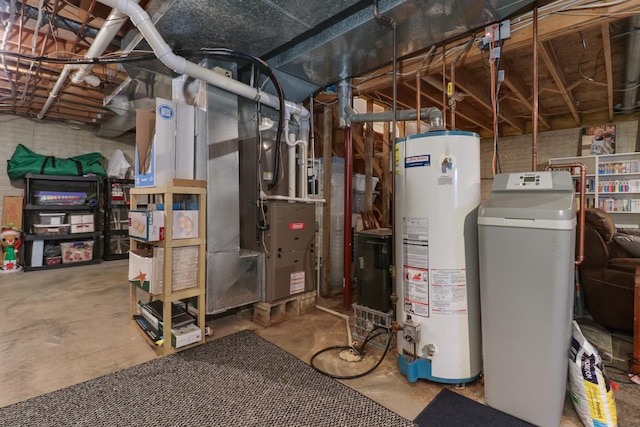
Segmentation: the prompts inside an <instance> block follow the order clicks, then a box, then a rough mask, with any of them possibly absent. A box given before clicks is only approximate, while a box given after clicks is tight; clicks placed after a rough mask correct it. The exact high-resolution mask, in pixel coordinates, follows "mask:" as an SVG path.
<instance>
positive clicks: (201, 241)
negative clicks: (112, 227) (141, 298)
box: [129, 180, 207, 355]
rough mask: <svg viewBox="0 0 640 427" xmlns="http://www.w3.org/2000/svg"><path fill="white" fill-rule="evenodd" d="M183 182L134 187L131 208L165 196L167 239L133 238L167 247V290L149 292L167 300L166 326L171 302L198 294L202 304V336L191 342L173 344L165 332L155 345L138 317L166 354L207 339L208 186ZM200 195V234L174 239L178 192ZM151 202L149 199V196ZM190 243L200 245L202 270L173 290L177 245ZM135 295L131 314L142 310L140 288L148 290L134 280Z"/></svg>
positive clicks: (135, 242) (135, 241)
mask: <svg viewBox="0 0 640 427" xmlns="http://www.w3.org/2000/svg"><path fill="white" fill-rule="evenodd" d="M179 184H180V185H174V186H163V187H151V188H132V189H131V192H130V194H131V206H130V208H131V210H135V209H138V207H139V206H140V205H142V204H143V203H140V201H139V198H141V197H146V198H147V199H151V198H156V199H158V198H159V199H161V200H162V203H163V204H164V212H165V226H164V240H161V241H157V242H142V241H140V240H138V239H135V238H131V239H130V249H131V250H135V249H137V248H138V246H139V245H140V244H150V245H154V246H157V247H162V248H165V251H164V271H163V275H164V282H163V292H162V293H161V294H149V297H150V299H159V300H161V301H162V302H163V313H164V319H163V322H162V323H163V330H164V331H168V330H171V316H170V315H169V316H167V315H166V314H167V313H171V304H172V303H173V302H176V301H180V300H182V299H187V298H196V300H197V305H198V315H197V317H196V324H197V326H198V327H199V328H200V332H201V335H202V338H201V339H200V341H198V342H196V343H193V344H189V345H186V346H183V347H180V348H177V349H176V348H174V347H173V346H172V344H171V338H170V336H167V334H166V333H165V334H164V336H165V338H164V341H163V343H162V345H159V346H157V345H155V344H154V343H152V342H151V340H150V339H149V338H148V337H147V335H146V333H145V332H144V331H142V329H140V327H139V326H138V325H137V324H136V322H135V321H134V320H132V323H134V324H136V328H138V329H140V331H141V332H142V334H143V336H144V337H145V338H146V339H147V341H148V342H149V343H150V344H152V345H153V346H154V348H156V350H157V351H158V352H159V353H160V354H162V355H167V354H172V353H175V352H176V351H182V350H185V349H188V348H191V347H194V346H197V345H199V344H203V343H204V342H205V338H206V335H205V311H206V310H205V305H206V301H205V289H206V274H205V273H206V218H207V215H206V202H207V201H206V188H205V186H203V185H202V182H201V181H187V180H180V182H179ZM182 195H189V196H196V198H197V206H198V209H197V210H198V237H197V238H190V239H173V238H172V236H173V221H172V218H173V202H174V196H182ZM147 203H148V200H147ZM186 246H197V247H198V251H197V253H198V272H197V286H196V287H191V288H187V289H181V290H173V286H172V285H173V275H172V258H173V251H172V249H173V248H180V247H186ZM129 286H130V295H131V302H130V307H131V316H132V318H133V315H135V314H138V313H137V310H138V308H137V306H138V292H139V291H140V292H145V291H144V290H142V289H141V288H140V287H138V286H136V285H134V284H130V285H129Z"/></svg>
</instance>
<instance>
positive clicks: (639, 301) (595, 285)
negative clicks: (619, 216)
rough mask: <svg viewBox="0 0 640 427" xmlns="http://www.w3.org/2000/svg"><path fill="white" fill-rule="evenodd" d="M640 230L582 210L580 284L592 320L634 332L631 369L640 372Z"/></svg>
mask: <svg viewBox="0 0 640 427" xmlns="http://www.w3.org/2000/svg"><path fill="white" fill-rule="evenodd" d="M639 256H640V233H639V232H638V231H637V230H624V231H623V230H617V229H616V226H615V223H614V222H613V219H612V218H611V216H609V215H608V214H607V213H606V212H604V211H603V210H600V209H594V208H589V209H585V227H584V261H583V262H582V264H580V267H579V271H580V283H581V285H582V291H583V294H584V299H585V303H586V306H587V308H588V309H589V312H590V313H591V316H592V317H593V320H594V321H595V322H596V323H599V324H601V325H602V326H605V327H607V328H610V329H615V330H620V331H625V332H630V333H633V334H634V339H633V341H634V351H633V359H632V360H631V362H630V371H631V372H634V373H640V360H639V359H640V257H639Z"/></svg>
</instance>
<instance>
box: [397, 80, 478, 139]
mask: <svg viewBox="0 0 640 427" xmlns="http://www.w3.org/2000/svg"><path fill="white" fill-rule="evenodd" d="M404 86H406V87H407V88H408V89H409V90H411V91H413V92H414V93H415V90H416V87H415V85H414V84H412V83H411V82H406V83H404ZM421 86H422V88H421V90H420V92H421V95H422V96H423V97H424V98H426V99H427V100H429V101H430V103H423V102H422V105H425V107H426V106H436V107H437V108H442V105H441V103H442V99H441V98H442V93H441V92H439V90H438V89H437V88H432V89H430V88H431V86H427V85H424V84H423V85H421ZM413 108H415V106H414V107H413ZM456 117H457V118H462V119H464V120H465V121H467V122H469V123H471V124H473V125H475V126H477V127H479V128H482V129H484V130H486V131H489V132H491V124H490V123H489V124H487V123H488V122H487V117H486V116H482V115H481V114H479V113H478V111H477V110H476V109H475V108H468V107H467V106H466V105H465V103H464V101H462V102H458V106H457V107H456Z"/></svg>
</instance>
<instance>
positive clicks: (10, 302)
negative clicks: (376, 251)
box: [0, 260, 640, 427]
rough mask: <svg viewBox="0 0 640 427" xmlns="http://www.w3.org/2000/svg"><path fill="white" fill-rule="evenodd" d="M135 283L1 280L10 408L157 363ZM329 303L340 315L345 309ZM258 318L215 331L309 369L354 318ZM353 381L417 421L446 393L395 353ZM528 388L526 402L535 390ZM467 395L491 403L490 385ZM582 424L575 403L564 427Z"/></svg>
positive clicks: (323, 362) (114, 274) (50, 277)
mask: <svg viewBox="0 0 640 427" xmlns="http://www.w3.org/2000/svg"><path fill="white" fill-rule="evenodd" d="M126 276H127V261H126V260H124V261H111V262H105V263H102V264H99V265H93V266H83V267H74V268H65V269H57V270H48V271H40V272H28V273H15V274H5V275H0V312H1V313H2V320H1V322H0V344H1V345H0V384H1V385H0V407H1V406H6V405H10V404H12V403H15V402H19V401H22V400H25V399H28V398H30V397H34V396H38V395H41V394H44V393H48V392H51V391H54V390H57V389H60V388H63V387H67V386H70V385H73V384H76V383H79V382H82V381H86V380H89V379H92V378H95V377H98V376H102V375H106V374H109V373H112V372H115V371H118V370H121V369H124V368H127V367H130V366H133V365H136V364H140V363H143V362H146V361H148V360H151V359H153V358H155V357H157V356H156V353H155V351H154V350H153V349H152V348H151V347H150V346H149V345H148V344H147V342H146V341H145V340H144V339H143V338H142V336H141V335H140V332H139V331H138V330H137V326H135V325H134V324H133V323H132V322H131V320H130V317H129V305H128V304H129V288H128V286H129V285H128V283H127V280H126ZM319 304H322V305H324V306H326V307H328V308H332V309H338V310H339V306H340V301H339V300H322V301H320V302H319ZM249 314H250V312H249V310H245V311H244V312H239V313H234V314H229V315H227V316H224V317H219V318H214V319H209V320H208V322H207V323H208V325H209V326H211V327H212V328H213V329H214V331H215V332H214V336H213V337H212V338H210V339H216V338H219V337H221V336H224V335H227V334H231V333H233V332H236V331H239V330H242V329H251V330H254V331H255V332H256V333H257V334H259V335H260V336H262V337H263V338H265V339H267V340H269V341H271V342H273V343H274V344H276V345H278V346H279V347H281V348H283V349H285V350H286V351H288V352H289V353H291V354H293V355H295V356H296V357H299V358H300V359H302V360H303V361H305V362H309V360H310V358H311V356H312V355H313V354H314V353H315V352H317V351H318V350H320V349H322V348H325V347H328V346H330V345H337V344H345V343H346V342H347V333H346V325H345V322H344V320H342V319H341V318H339V317H337V316H333V315H331V314H329V313H326V312H324V311H321V310H318V309H316V310H314V311H312V312H311V313H308V314H306V315H303V316H300V317H298V318H295V319H292V320H288V321H286V322H283V323H280V324H278V325H275V326H271V327H269V328H263V327H261V326H259V325H257V324H256V323H254V322H252V321H251V320H250V315H249ZM626 340H630V337H625V336H622V337H621V338H620V339H616V340H614V347H615V350H616V352H617V353H619V354H626V352H627V351H628V348H629V344H628V343H627V342H626ZM368 348H369V349H370V352H369V353H368V355H367V357H366V360H365V361H363V362H361V363H359V364H355V365H353V364H351V365H350V366H349V367H348V368H347V369H345V367H344V366H343V365H344V364H346V362H342V363H340V362H335V361H334V360H335V359H334V358H332V357H328V358H326V359H324V358H322V359H321V358H319V359H318V365H319V366H321V367H323V368H325V367H326V369H330V370H331V371H332V372H335V373H338V374H351V373H353V371H349V369H354V366H355V368H356V370H357V371H358V372H361V371H362V370H365V369H366V368H367V366H370V365H372V364H374V363H375V362H376V361H377V359H378V358H379V356H380V355H381V354H382V351H381V350H377V349H375V348H373V347H368ZM618 362H619V364H620V366H623V362H622V360H619V361H618ZM367 364H368V365H367ZM616 377H618V378H622V377H621V376H619V375H618V376H616ZM514 380H517V379H514ZM344 383H345V384H347V385H348V386H350V387H352V388H354V389H356V390H358V391H359V392H361V393H362V394H364V395H366V396H368V397H370V398H371V399H373V400H375V401H376V402H378V403H380V404H382V405H384V406H385V407H387V408H389V409H390V410H392V411H394V412H396V413H398V414H399V415H401V416H403V417H405V418H407V419H414V418H415V417H416V416H417V415H418V414H419V413H420V411H422V409H423V408H424V407H425V406H426V405H427V404H428V403H429V402H430V401H431V399H433V398H434V397H435V396H436V394H437V393H438V392H439V391H440V390H441V388H442V387H443V386H442V385H439V384H435V383H431V382H429V381H424V380H419V381H418V382H416V383H414V384H411V383H409V382H408V381H407V380H406V378H405V377H404V376H403V375H402V374H400V373H399V371H398V369H397V364H396V361H395V358H394V357H393V355H391V354H389V355H388V356H387V357H386V358H385V360H384V361H383V363H382V364H381V365H380V366H379V367H378V369H376V370H375V371H374V372H373V373H372V374H370V375H367V376H365V377H363V378H359V379H355V380H347V381H344ZM444 387H451V386H444ZM522 387H523V394H524V395H526V384H523V385H522ZM457 391H458V392H460V393H461V394H463V395H465V396H467V397H470V398H472V399H474V400H477V401H480V402H483V386H482V382H481V380H478V381H476V382H474V383H472V384H469V385H467V386H466V387H465V388H464V389H460V390H457ZM615 398H616V402H617V407H618V419H619V425H620V426H621V427H629V426H640V385H627V384H621V390H620V391H619V392H617V393H616V394H615ZM581 425H582V424H581V422H580V420H579V418H578V416H577V413H576V412H575V410H574V408H573V406H572V404H571V403H570V401H569V400H568V398H567V399H566V401H565V408H564V413H563V416H562V426H575V427H578V426H581Z"/></svg>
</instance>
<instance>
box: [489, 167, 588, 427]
mask: <svg viewBox="0 0 640 427" xmlns="http://www.w3.org/2000/svg"><path fill="white" fill-rule="evenodd" d="M575 235H576V209H575V200H574V187H573V182H572V179H571V176H570V175H569V173H568V172H526V173H510V174H500V175H497V176H496V177H495V179H494V182H493V187H492V189H491V196H490V197H489V198H488V199H487V200H486V201H485V202H484V203H482V205H481V206H480V210H479V213H478V238H479V260H480V303H481V311H482V347H483V359H484V376H485V400H486V402H487V404H488V405H489V406H491V407H494V408H496V409H499V410H501V411H503V412H506V413H508V414H511V415H513V416H515V417H518V418H521V419H523V420H525V421H528V422H530V423H533V424H535V425H543V426H547V427H549V426H559V425H560V418H561V416H562V409H563V407H564V401H565V390H566V382H567V368H568V363H569V361H568V352H569V345H570V339H571V320H572V314H573V310H572V308H573V283H574V281H573V274H574V260H575V258H574V255H575Z"/></svg>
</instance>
